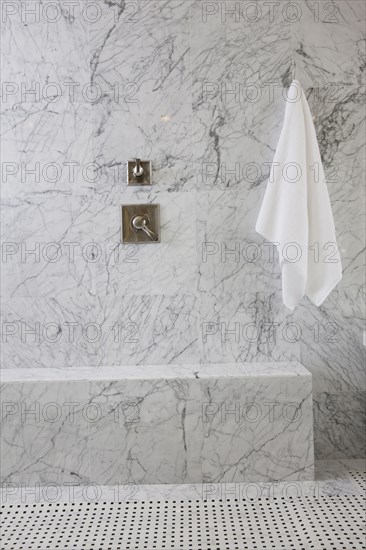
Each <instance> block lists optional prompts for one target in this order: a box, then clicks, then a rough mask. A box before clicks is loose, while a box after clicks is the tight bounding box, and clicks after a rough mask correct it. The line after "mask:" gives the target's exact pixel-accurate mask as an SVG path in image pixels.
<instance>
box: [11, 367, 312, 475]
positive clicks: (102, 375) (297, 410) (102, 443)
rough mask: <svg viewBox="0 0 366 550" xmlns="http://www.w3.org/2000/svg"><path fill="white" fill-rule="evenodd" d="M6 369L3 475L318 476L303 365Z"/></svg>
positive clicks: (309, 384)
mask: <svg viewBox="0 0 366 550" xmlns="http://www.w3.org/2000/svg"><path fill="white" fill-rule="evenodd" d="M1 376H2V380H1V414H2V417H1V428H2V429H1V446H0V448H1V480H2V482H13V483H18V484H20V483H24V484H25V485H34V484H35V483H40V484H47V483H59V484H68V483H70V484H82V483H86V482H93V483H97V484H100V485H109V484H123V483H131V484H161V483H202V482H205V483H220V482H226V483H227V482H252V481H253V482H254V481H262V482H263V481H273V480H279V481H290V480H295V481H297V480H311V479H313V462H314V459H313V416H312V378H311V374H310V373H309V372H308V371H307V370H306V369H305V368H304V367H303V366H302V365H300V364H299V363H297V362H288V363H251V364H232V365H216V364H215V365H186V366H178V365H168V366H164V367H162V366H156V365H149V366H146V365H145V366H134V367H125V366H124V367H121V368H116V367H103V368H65V369H61V370H60V369H12V370H4V371H2V375H1Z"/></svg>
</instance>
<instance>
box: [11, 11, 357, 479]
mask: <svg viewBox="0 0 366 550" xmlns="http://www.w3.org/2000/svg"><path fill="white" fill-rule="evenodd" d="M34 4H35V9H36V10H38V13H39V16H37V17H36V18H35V17H34V16H32V15H30V14H28V15H25V14H24V12H23V11H22V9H23V8H22V9H19V10H16V13H14V14H8V15H7V17H5V18H2V31H3V32H2V37H1V52H2V67H3V81H4V82H5V83H8V84H9V83H10V87H8V88H6V94H5V95H4V94H2V102H1V117H2V131H1V138H2V144H1V153H2V168H3V173H2V204H1V209H2V212H1V213H2V220H3V222H2V238H3V242H5V246H6V248H5V259H6V261H5V259H4V256H3V261H2V274H3V277H2V287H1V295H2V302H3V313H2V316H3V325H2V330H3V333H4V330H5V332H6V331H7V330H10V331H11V330H14V334H13V335H9V336H8V337H6V338H5V342H3V352H2V366H3V367H4V368H5V369H13V368H19V369H23V368H26V369H27V370H30V371H31V370H32V369H38V368H39V369H48V368H53V369H57V370H59V369H63V368H64V367H72V368H81V369H82V368H84V367H92V368H95V369H97V368H100V367H103V366H106V365H109V366H111V367H112V366H115V367H118V366H121V365H127V364H128V365H134V364H135V365H137V364H147V365H161V364H165V365H172V364H177V363H179V364H196V366H197V367H198V366H199V365H200V364H201V363H205V362H213V363H220V364H221V363H222V364H224V363H226V364H230V363H232V362H239V363H240V362H242V361H251V362H253V363H255V362H258V361H269V362H271V361H281V360H289V359H290V360H301V362H302V363H303V364H304V365H305V366H306V367H307V368H308V369H309V371H311V373H312V375H313V383H314V391H315V393H316V394H319V395H321V396H322V397H324V396H331V398H332V399H333V398H334V399H335V400H336V401H337V402H340V403H347V400H348V396H349V395H352V396H353V398H352V399H351V400H350V403H349V406H350V410H352V415H354V422H352V426H351V427H350V426H349V418H350V416H351V414H350V413H346V417H342V418H343V420H342V419H341V420H339V422H338V423H336V424H334V425H332V427H331V428H329V427H325V426H324V425H322V424H319V423H316V424H315V441H316V448H317V452H318V454H319V456H326V457H328V456H331V454H332V453H333V452H337V455H338V456H342V457H344V456H350V457H354V456H356V455H357V454H358V453H359V452H361V449H362V447H363V445H361V443H360V442H361V441H362V434H363V431H364V424H363V422H364V419H363V414H362V410H361V407H360V405H359V404H360V400H359V397H360V396H361V392H362V391H363V390H365V373H364V354H365V347H364V346H363V344H362V341H363V331H364V319H365V306H364V302H365V293H364V270H365V261H364V260H365V238H364V235H365V224H364V220H365V216H364V210H365V192H364V185H363V181H364V172H365V109H364V95H365V77H364V67H365V59H364V57H365V56H364V45H363V41H364V39H365V32H364V21H365V4H364V2H362V1H360V0H334V2H310V1H308V0H305V1H301V2H292V4H293V6H292V8H291V10H294V12H293V11H291V10H290V7H291V6H289V4H290V3H289V2H287V0H281V1H280V2H272V3H271V2H262V1H259V2H257V3H256V6H253V4H252V3H246V2H234V1H230V0H227V1H225V2H221V1H218V2H213V3H207V2H204V1H201V0H192V1H188V0H161V1H155V0H136V1H132V2H124V1H123V0H115V1H114V0H113V2H111V1H109V0H101V1H100V2H98V4H96V3H92V4H94V7H93V6H89V8H88V9H87V10H86V4H87V3H86V2H84V0H77V1H75V2H71V3H64V2H62V1H61V0H57V1H56V2H52V6H53V7H50V8H49V12H48V16H47V11H46V13H45V9H46V8H45V6H46V4H45V2H41V1H36V2H34ZM23 5H24V3H23ZM23 7H24V6H23ZM55 15H56V16H57V17H56V20H52V16H53V17H55ZM291 21H292V22H291ZM292 60H294V61H295V63H296V77H297V78H298V79H299V80H300V82H301V84H302V86H303V89H304V90H305V93H306V95H307V98H308V101H309V105H310V108H311V110H312V113H313V116H314V123H315V129H316V132H317V137H318V141H319V146H320V151H321V155H322V159H323V163H324V169H325V173H326V177H327V183H328V189H329V194H330V198H331V204H332V210H333V214H334V220H335V225H336V234H337V240H338V243H339V245H340V251H341V257H342V265H343V269H344V272H343V279H342V281H341V283H340V285H339V287H338V288H337V290H336V291H335V292H333V293H332V294H331V295H330V296H329V298H328V299H327V300H326V302H324V304H323V305H322V307H321V308H319V309H316V308H314V307H313V306H311V305H309V304H308V302H307V301H306V300H304V302H303V303H302V304H301V306H300V307H299V308H298V309H297V310H296V311H295V313H294V314H292V315H290V314H289V313H288V312H287V311H286V310H285V308H283V306H282V303H281V296H280V289H281V278H280V272H279V270H278V262H277V258H276V252H275V251H273V249H271V247H270V246H268V243H265V242H263V240H261V239H259V237H258V235H257V234H255V232H254V227H255V221H256V218H257V215H258V212H259V208H260V205H261V201H262V198H263V194H264V191H265V186H266V182H267V178H268V174H269V170H270V163H271V162H272V159H273V155H274V151H275V148H276V144H277V140H278V137H279V134H280V130H281V126H282V121H283V115H284V111H285V100H284V96H285V94H286V87H287V86H288V84H289V82H290V80H291V76H292V75H291V64H292ZM32 90H33V91H34V93H33V92H32ZM137 155H141V156H144V157H147V158H149V159H151V160H152V162H153V168H154V186H153V187H152V188H150V189H143V190H138V189H133V190H131V189H127V187H126V170H125V165H126V161H127V160H128V159H129V158H130V157H135V156H137ZM4 170H5V172H4ZM134 202H147V203H150V202H154V203H159V204H160V205H161V214H162V227H161V231H162V242H161V243H160V244H159V245H157V246H153V247H147V246H146V247H145V246H142V247H139V248H126V247H124V246H123V245H122V244H121V243H120V205H121V204H127V203H134ZM32 251H35V254H32ZM59 251H61V254H60V257H59V258H58V259H57V261H54V259H55V256H54V255H55V254H59ZM3 253H4V248H3ZM256 255H258V257H256ZM4 323H8V325H4ZM37 323H40V329H44V325H45V324H47V323H51V324H52V326H51V325H49V327H50V328H49V332H48V333H46V334H43V335H42V331H41V333H40V337H39V339H38V340H37V338H35V336H34V334H33V336H32V333H31V332H30V331H32V330H33V329H34V328H35V327H36V326H37ZM89 323H91V324H95V326H97V330H100V332H101V333H100V335H99V337H98V338H96V339H95V340H94V339H93V337H92V332H91V333H90V334H89V336H91V338H90V337H88V338H85V334H84V335H83V332H82V329H83V328H85V326H86V325H88V324H89ZM207 323H212V326H211V331H213V332H214V334H212V335H211V334H208V335H207V338H204V336H203V334H202V327H205V328H206V329H207V328H209V327H208V325H207ZM294 323H295V324H296V329H297V330H300V332H298V333H297V335H295V337H294V338H291V336H292V335H291V333H290V334H288V335H287V334H286V337H283V329H284V327H286V326H288V324H290V325H291V324H292V327H293V328H294V327H295V325H294ZM73 324H75V325H74V326H75V339H74V340H73V341H70V337H69V334H70V332H69V331H70V327H71V326H72V325H73ZM277 324H279V325H278V327H277ZM116 326H117V327H118V330H119V333H118V336H117V337H116V336H115V332H114V330H115V327H116ZM237 326H239V331H240V334H239V337H237V335H236V332H235V331H236V330H237V328H236V327H237ZM246 326H252V327H254V329H255V330H257V331H258V335H257V337H254V338H250V335H249V338H243V327H246ZM113 327H114V328H113ZM275 327H277V330H276V334H277V340H276V341H273V339H272V337H273V329H274V328H275ZM334 327H335V329H336V333H337V334H336V337H338V340H337V341H333V338H332V329H334ZM232 329H234V333H226V330H232ZM285 330H287V329H285ZM36 333H37V331H36ZM299 335H300V336H299ZM45 336H46V337H45ZM330 340H332V341H330ZM327 399H330V397H329V398H327ZM321 403H324V399H322V400H321ZM322 407H323V405H322ZM323 408H324V407H323ZM335 450H336V451H335ZM80 471H83V468H80Z"/></svg>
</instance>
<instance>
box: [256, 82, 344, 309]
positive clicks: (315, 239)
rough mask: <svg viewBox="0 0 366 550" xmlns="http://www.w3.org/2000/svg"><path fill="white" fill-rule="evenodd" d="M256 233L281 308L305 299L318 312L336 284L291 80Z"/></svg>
mask: <svg viewBox="0 0 366 550" xmlns="http://www.w3.org/2000/svg"><path fill="white" fill-rule="evenodd" d="M256 231H257V232H258V233H259V234H260V235H262V237H264V238H265V239H266V240H267V241H271V242H273V243H274V244H275V245H276V247H277V250H278V254H279V261H280V266H281V271H282V295H283V301H284V304H285V305H286V306H287V307H288V308H289V309H291V310H293V309H294V308H295V307H296V305H297V304H298V303H299V302H300V300H301V298H302V297H303V296H304V295H306V296H308V298H310V300H311V301H312V302H314V304H316V305H317V306H319V305H320V304H321V303H322V302H323V301H324V300H325V298H326V297H327V296H328V294H329V293H330V292H331V291H332V290H333V288H334V287H335V286H336V285H337V284H338V283H339V281H340V280H341V278H342V266H341V260H340V255H339V251H338V246H337V242H336V236H335V228H334V221H333V215H332V210H331V206H330V200H329V195H328V190H327V184H326V182H325V177H324V171H323V166H322V162H321V158H320V152H319V146H318V142H317V139H316V134H315V128H314V124H313V119H312V116H311V113H310V109H309V105H308V102H307V100H306V97H305V94H304V91H303V90H302V88H301V86H300V84H299V82H298V81H297V80H294V81H293V82H292V84H291V86H290V88H289V91H288V94H287V103H286V111H285V120H284V124H283V128H282V131H281V135H280V139H279V142H278V146H277V149H276V153H275V156H274V159H273V164H272V167H271V174H270V179H269V182H268V184H267V189H266V192H265V195H264V199H263V204H262V207H261V210H260V212H259V216H258V220H257V224H256Z"/></svg>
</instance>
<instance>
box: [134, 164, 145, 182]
mask: <svg viewBox="0 0 366 550" xmlns="http://www.w3.org/2000/svg"><path fill="white" fill-rule="evenodd" d="M133 175H134V176H135V178H141V177H142V176H143V175H144V169H143V168H142V166H141V159H136V166H135V167H134V169H133Z"/></svg>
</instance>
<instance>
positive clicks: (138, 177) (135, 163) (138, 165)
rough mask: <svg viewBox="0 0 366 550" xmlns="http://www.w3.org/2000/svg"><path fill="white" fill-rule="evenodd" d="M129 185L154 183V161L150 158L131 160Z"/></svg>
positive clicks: (129, 162)
mask: <svg viewBox="0 0 366 550" xmlns="http://www.w3.org/2000/svg"><path fill="white" fill-rule="evenodd" d="M127 185H152V163H151V161H150V160H141V159H137V158H136V159H135V160H129V161H128V162H127Z"/></svg>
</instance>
